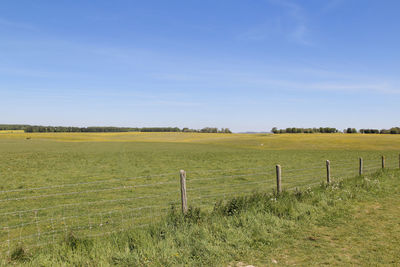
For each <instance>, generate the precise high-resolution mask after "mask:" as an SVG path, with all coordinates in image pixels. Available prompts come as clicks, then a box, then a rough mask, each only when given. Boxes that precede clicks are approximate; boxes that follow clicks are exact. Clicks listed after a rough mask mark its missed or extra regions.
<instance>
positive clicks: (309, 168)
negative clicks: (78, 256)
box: [0, 132, 400, 253]
mask: <svg viewBox="0 0 400 267" xmlns="http://www.w3.org/2000/svg"><path fill="white" fill-rule="evenodd" d="M399 151H400V138H399V137H397V136H391V135H345V134H315V135H314V134H309V135H306V134H304V135H303V134H299V135H266V134H257V135H247V134H232V135H229V134H193V133H188V134H185V133H116V134H109V133H105V134H98V133H95V134H89V133H88V134H84V133H78V134H73V133H71V134H66V133H60V134H55V133H50V134H46V133H43V134H38V133H36V134H25V133H19V132H18V133H1V134H0V181H1V183H0V210H1V214H0V223H1V230H2V231H1V233H0V244H1V251H3V252H4V253H8V252H9V251H10V250H12V248H13V247H15V246H18V245H20V244H24V245H25V246H28V247H36V246H42V245H43V244H47V243H51V242H57V241H58V240H60V239H61V238H64V237H65V236H66V235H67V234H68V233H69V232H71V231H73V232H75V233H77V234H79V235H81V236H97V235H103V234H107V233H112V232H116V231H124V230H126V229H129V228H136V227H145V226H146V225H147V224H149V223H152V222H154V221H157V220H159V218H160V217H162V216H163V215H165V214H166V211H167V210H168V209H170V207H171V205H175V206H179V200H180V185H179V171H180V170H181V169H183V170H185V171H186V172H187V190H188V204H189V206H196V207H201V208H203V209H204V210H211V209H212V207H213V206H214V204H215V203H216V202H217V201H218V200H221V199H225V198H229V197H233V196H239V195H246V194H250V193H252V192H254V191H263V192H264V191H266V192H271V191H272V190H273V189H274V187H275V165H276V164H280V165H281V166H282V169H283V171H282V175H283V176H282V181H283V188H284V189H286V190H289V189H294V188H295V187H308V186H310V185H313V184H319V183H320V182H321V181H324V180H325V175H326V169H325V161H326V160H327V159H329V160H330V161H331V169H332V176H333V179H340V178H346V177H352V176H355V175H357V174H358V158H359V157H363V159H364V166H365V172H368V171H370V172H373V171H375V170H377V169H379V168H380V167H381V156H382V155H384V156H385V157H386V165H387V167H391V168H395V167H398V162H399V160H398V159H399V155H398V154H399Z"/></svg>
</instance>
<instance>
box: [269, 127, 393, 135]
mask: <svg viewBox="0 0 400 267" xmlns="http://www.w3.org/2000/svg"><path fill="white" fill-rule="evenodd" d="M271 132H273V133H274V134H279V133H338V132H340V131H339V130H338V129H336V128H330V127H319V128H295V127H292V128H286V129H278V128H276V127H274V128H272V130H271ZM343 133H349V134H352V133H362V134H400V127H392V128H390V129H381V130H378V129H360V130H359V131H358V130H357V129H356V128H347V129H344V130H343Z"/></svg>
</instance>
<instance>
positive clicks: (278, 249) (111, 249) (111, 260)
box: [8, 170, 400, 266]
mask: <svg viewBox="0 0 400 267" xmlns="http://www.w3.org/2000/svg"><path fill="white" fill-rule="evenodd" d="M399 178H400V172H399V171H397V170H396V171H384V172H379V173H376V174H373V175H369V176H365V177H355V178H351V179H346V180H343V181H336V182H335V183H333V184H332V185H329V186H326V185H323V184H321V186H317V187H314V188H306V189H304V190H296V191H293V192H284V193H283V194H281V195H279V196H277V195H274V194H271V193H255V194H253V195H250V196H247V197H238V198H233V199H229V200H225V201H222V202H219V203H217V204H216V205H215V207H214V209H213V211H211V212H206V211H202V210H200V209H197V208H191V209H190V211H189V213H188V214H187V215H186V216H185V217H183V216H181V215H180V212H179V210H178V209H177V208H171V211H170V212H169V213H168V216H167V217H166V218H165V220H163V222H162V223H156V224H153V225H150V226H148V227H145V228H143V229H135V230H132V231H125V232H121V233H115V234H112V235H109V236H106V237H99V238H91V239H85V238H80V237H79V236H75V235H74V233H70V234H69V235H68V236H67V237H66V238H65V240H64V241H63V242H61V243H57V244H55V245H52V246H48V247H44V248H42V249H40V250H25V249H24V247H23V246H22V247H19V248H16V249H14V250H13V251H12V253H11V255H10V258H9V259H8V263H14V264H26V265H31V266H38V265H46V266H50V265H68V266H70V265H79V266H81V265H88V266H100V265H102V266H107V265H122V266H149V265H151V266H173V265H192V266H228V265H231V266H234V265H237V264H239V263H240V262H244V263H247V264H253V265H257V266H265V265H274V264H278V265H286V264H287V265H292V264H300V265H303V266H304V265H307V266H308V265H321V264H336V265H354V264H357V265H370V264H372V265H379V264H396V263H397V264H399V263H400V256H399V255H398V253H397V251H399V250H400V242H399V240H400V230H399V224H400V219H399V218H400V216H399V215H400V208H398V207H399V204H400V200H399V198H398V197H399V195H400V187H399V186H398V184H399V182H400V179H399Z"/></svg>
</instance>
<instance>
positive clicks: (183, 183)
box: [180, 170, 188, 214]
mask: <svg viewBox="0 0 400 267" xmlns="http://www.w3.org/2000/svg"><path fill="white" fill-rule="evenodd" d="M180 177H181V201H182V213H183V214H186V212H187V210H188V207H187V196H186V172H185V171H184V170H181V171H180Z"/></svg>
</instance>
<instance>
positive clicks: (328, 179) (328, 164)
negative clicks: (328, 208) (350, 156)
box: [326, 160, 331, 184]
mask: <svg viewBox="0 0 400 267" xmlns="http://www.w3.org/2000/svg"><path fill="white" fill-rule="evenodd" d="M326 182H327V183H328V184H330V183H331V162H330V161H329V160H327V161H326Z"/></svg>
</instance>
